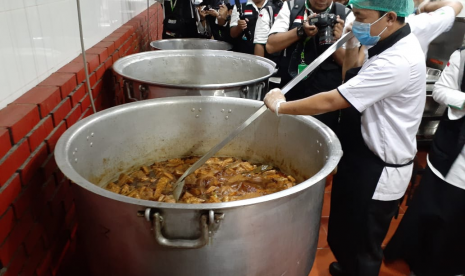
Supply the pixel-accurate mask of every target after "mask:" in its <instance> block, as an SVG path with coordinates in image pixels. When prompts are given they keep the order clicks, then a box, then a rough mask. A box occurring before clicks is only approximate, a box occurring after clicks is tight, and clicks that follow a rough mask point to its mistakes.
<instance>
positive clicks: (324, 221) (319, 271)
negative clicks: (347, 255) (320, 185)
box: [309, 180, 410, 276]
mask: <svg viewBox="0 0 465 276" xmlns="http://www.w3.org/2000/svg"><path fill="white" fill-rule="evenodd" d="M330 202H331V181H330V180H329V181H328V182H327V184H326V190H325V198H324V203H323V212H322V217H321V224H320V237H319V240H318V250H317V252H316V258H315V262H314V264H313V268H312V271H311V272H310V274H309V276H329V275H331V274H329V265H330V264H331V263H332V262H335V261H336V259H335V258H334V255H333V253H332V252H331V249H330V248H329V246H328V242H327V241H326V239H327V237H328V219H329V211H330ZM406 210H407V206H405V201H404V203H403V204H402V206H401V208H400V210H399V216H398V218H397V219H393V220H392V222H391V227H390V228H389V232H388V234H387V237H386V239H385V240H384V242H383V247H384V246H386V244H387V243H388V242H389V240H390V239H391V237H392V236H393V235H394V233H395V231H396V229H397V227H398V226H399V223H400V221H401V219H402V217H403V214H404V213H405V211H406ZM379 275H380V276H408V275H410V269H409V267H408V265H407V264H406V263H404V262H402V261H399V262H395V263H389V264H386V263H383V266H382V267H381V272H380V274H379Z"/></svg>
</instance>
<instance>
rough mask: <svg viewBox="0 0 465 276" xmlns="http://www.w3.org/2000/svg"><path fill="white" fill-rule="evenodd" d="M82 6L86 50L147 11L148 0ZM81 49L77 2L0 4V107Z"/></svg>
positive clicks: (90, 1)
mask: <svg viewBox="0 0 465 276" xmlns="http://www.w3.org/2000/svg"><path fill="white" fill-rule="evenodd" d="M80 2H81V13H82V21H83V31H84V42H85V47H86V49H88V48H90V47H92V46H93V45H95V44H96V43H97V42H99V41H100V40H102V39H103V38H104V37H106V36H107V35H109V34H110V33H111V32H113V31H114V30H116V29H117V28H118V27H120V26H121V25H122V24H124V23H126V22H127V21H128V20H130V19H131V18H133V17H134V16H136V15H137V14H139V13H140V12H141V11H143V10H145V9H146V8H147V0H81V1H80ZM154 2H155V1H154V0H150V5H152V4H153V3H154ZM80 49H81V46H80V40H79V27H78V19H77V8H76V0H0V108H3V107H4V106H6V105H7V104H9V103H11V102H12V101H14V100H15V99H17V98H18V97H20V96H21V95H22V94H24V93H25V92H26V91H28V90H29V89H31V88H32V87H34V86H35V85H37V84H38V83H39V82H41V81H42V80H44V79H45V78H47V77H48V76H49V75H50V74H51V73H54V72H55V71H56V70H58V69H59V68H61V67H62V66H63V65H65V64H66V63H68V62H69V61H71V60H72V59H74V58H75V57H76V56H78V55H79V53H80V52H81V50H80Z"/></svg>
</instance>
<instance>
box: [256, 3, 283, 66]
mask: <svg viewBox="0 0 465 276" xmlns="http://www.w3.org/2000/svg"><path fill="white" fill-rule="evenodd" d="M282 6H283V1H282V0H270V1H269V2H268V3H267V4H266V5H265V7H263V8H262V9H261V11H260V14H259V17H258V20H257V25H256V27H255V34H254V41H253V43H254V45H255V46H254V54H255V55H257V56H260V57H266V58H268V59H270V60H272V61H274V62H277V61H278V58H279V56H280V53H277V54H275V55H271V54H269V53H268V52H266V47H265V45H266V42H267V40H268V36H269V34H270V30H271V27H272V26H273V23H274V21H275V18H276V17H277V16H278V13H279V11H280V10H281V7H282Z"/></svg>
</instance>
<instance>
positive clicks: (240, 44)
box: [230, 0, 268, 55]
mask: <svg viewBox="0 0 465 276" xmlns="http://www.w3.org/2000/svg"><path fill="white" fill-rule="evenodd" d="M267 2H268V0H249V1H247V3H245V4H240V6H241V7H240V10H241V11H242V14H243V16H244V18H243V19H240V18H239V17H240V14H239V12H238V7H237V5H234V8H233V11H232V14H231V24H230V26H231V28H230V34H231V37H232V38H233V39H236V41H235V44H236V46H237V47H236V51H238V52H241V53H245V54H252V55H253V54H254V44H253V41H254V34H255V26H256V23H257V20H258V15H259V13H260V9H261V8H262V7H264V6H265V5H266V4H267Z"/></svg>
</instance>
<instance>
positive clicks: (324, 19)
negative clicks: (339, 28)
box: [308, 13, 337, 45]
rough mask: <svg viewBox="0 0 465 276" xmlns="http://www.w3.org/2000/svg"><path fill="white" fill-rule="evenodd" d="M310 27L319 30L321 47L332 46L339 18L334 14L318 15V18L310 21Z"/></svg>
mask: <svg viewBox="0 0 465 276" xmlns="http://www.w3.org/2000/svg"><path fill="white" fill-rule="evenodd" d="M308 23H309V24H310V25H315V26H316V27H317V28H318V37H319V43H320V45H331V44H333V43H334V42H336V40H335V39H334V33H333V32H334V31H333V28H334V25H335V24H336V23H337V16H336V15H335V14H333V13H323V14H318V15H317V16H316V17H314V18H311V19H309V21H308Z"/></svg>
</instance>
